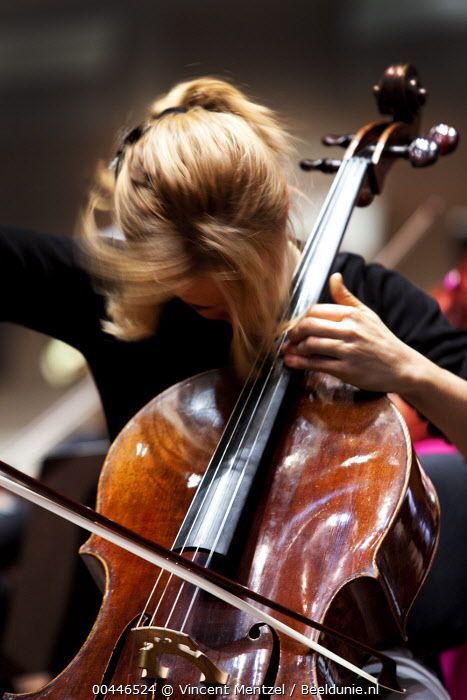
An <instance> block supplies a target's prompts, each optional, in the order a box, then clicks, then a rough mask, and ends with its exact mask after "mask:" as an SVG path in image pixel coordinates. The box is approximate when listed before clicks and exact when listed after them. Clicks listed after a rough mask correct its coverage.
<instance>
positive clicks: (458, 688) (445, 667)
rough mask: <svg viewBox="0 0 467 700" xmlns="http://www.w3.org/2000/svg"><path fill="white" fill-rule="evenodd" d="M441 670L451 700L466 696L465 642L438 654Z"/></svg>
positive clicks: (466, 649) (461, 698)
mask: <svg viewBox="0 0 467 700" xmlns="http://www.w3.org/2000/svg"><path fill="white" fill-rule="evenodd" d="M440 663H441V670H442V672H443V677H444V682H445V685H446V688H447V691H448V693H449V695H450V696H451V700H466V698H467V644H463V645H462V646H461V647H457V648H456V649H451V650H450V651H445V652H444V653H443V654H441V655H440Z"/></svg>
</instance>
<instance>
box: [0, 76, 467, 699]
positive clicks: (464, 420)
mask: <svg viewBox="0 0 467 700" xmlns="http://www.w3.org/2000/svg"><path fill="white" fill-rule="evenodd" d="M289 152H290V141H289V138H288V136H287V134H286V132H285V131H284V130H283V129H282V128H281V127H280V125H279V123H278V120H277V118H276V117H275V115H274V114H273V113H272V112H271V111H270V110H269V109H267V108H265V107H263V106H261V105H258V104H255V103H254V102H252V101H250V100H249V99H248V98H247V97H245V96H244V95H243V94H242V93H241V92H239V91H238V90H236V89H235V88H234V87H232V86H231V85H229V84H228V83H225V82H223V81H221V80H215V79H210V78H204V79H199V80H194V81H191V82H187V83H182V84H179V85H177V86H175V87H174V88H173V89H172V90H171V91H170V92H169V93H167V94H166V95H165V96H163V97H162V98H160V99H158V100H157V101H156V102H155V103H154V104H153V105H152V107H151V108H150V110H149V113H148V115H147V118H146V119H145V121H144V122H143V123H142V124H141V126H139V127H138V128H136V129H134V130H133V131H132V132H130V134H128V135H127V137H126V138H125V139H124V140H123V142H122V144H121V147H120V149H119V151H118V153H117V156H116V158H115V160H114V162H113V167H112V171H111V172H106V173H103V174H102V176H101V178H100V181H99V184H98V186H97V188H96V190H95V192H94V193H93V196H92V198H91V204H90V207H89V211H88V214H87V217H86V221H85V225H84V232H85V254H84V255H83V251H82V245H80V244H79V243H77V242H76V241H73V240H70V239H68V238H60V237H54V236H48V235H42V234H35V233H31V232H29V231H24V230H20V229H14V230H13V229H10V228H2V229H1V231H0V246H1V248H0V249H1V264H2V275H1V279H0V287H1V290H2V294H1V298H2V300H3V301H2V302H1V304H0V306H1V310H2V311H1V319H2V320H4V321H11V322H14V323H20V324H23V325H25V326H28V327H30V328H33V329H35V330H38V331H40V332H43V333H47V334H49V335H51V336H54V337H57V338H60V339H61V340H63V341H65V342H67V343H69V344H71V345H73V346H74V347H76V348H77V349H79V350H80V351H81V352H82V353H83V354H84V356H85V357H86V359H87V361H88V363H89V366H90V369H91V371H92V373H93V376H94V379H95V381H96V385H97V387H98V389H99V392H100V395H101V398H102V402H103V406H104V411H105V414H106V417H107V421H108V426H109V432H110V434H111V436H112V437H114V436H115V435H116V434H117V433H118V431H119V430H120V429H121V428H122V427H123V425H124V424H125V423H126V422H127V420H129V418H131V416H132V415H133V414H134V413H135V412H136V411H137V410H138V409H139V408H140V407H141V406H143V405H144V404H145V403H146V402H147V401H148V400H150V399H151V398H152V397H153V396H154V395H156V394H159V393H160V392H161V391H162V390H163V389H165V388H166V387H168V386H170V385H172V384H174V383H175V382H177V381H180V380H182V379H184V378H186V377H189V376H192V375H194V374H196V373H199V372H201V371H204V370H206V369H211V368H213V367H218V366H223V365H226V364H231V365H232V366H233V368H234V370H235V372H236V373H237V374H238V376H239V377H241V378H244V377H246V376H247V375H248V372H249V371H250V369H251V367H252V365H253V362H254V360H255V358H256V356H257V352H258V349H259V348H262V349H264V350H267V348H269V347H271V345H272V344H273V341H274V338H275V337H276V336H277V333H278V319H279V318H280V316H281V313H282V311H283V309H284V306H285V304H286V300H287V295H288V291H289V288H290V283H291V279H292V274H293V271H294V269H295V266H296V263H297V260H298V257H299V251H298V248H297V245H296V243H295V239H294V236H293V231H292V229H291V225H290V220H289V214H290V199H291V188H290V186H289V184H288V177H287V167H286V158H287V156H288V154H289ZM100 212H105V213H109V214H110V216H111V218H112V221H113V223H114V225H115V227H116V230H117V231H118V234H116V235H115V236H113V237H112V236H108V235H105V236H104V235H103V234H102V233H101V232H100V231H99V229H98V227H97V225H96V223H95V221H96V217H97V216H98V215H99V214H100ZM332 273H333V274H332V275H331V277H330V281H329V289H328V291H326V293H325V294H324V295H323V297H322V299H321V300H320V303H319V304H316V305H314V306H312V307H311V308H310V309H309V310H308V312H307V313H306V315H305V316H304V317H302V318H301V320H299V322H298V323H296V324H295V326H294V327H293V328H291V329H290V330H289V333H288V342H287V343H286V345H285V348H284V358H283V359H284V363H285V364H286V365H287V366H288V367H290V368H296V369H306V370H317V371H320V372H326V373H329V374H331V375H334V376H335V377H338V378H339V379H341V380H343V381H345V382H347V383H349V384H353V385H355V386H357V387H359V388H361V389H365V390H370V391H383V392H394V393H398V394H400V395H401V396H402V397H403V398H404V399H405V400H407V401H408V402H409V403H410V404H411V405H412V406H414V407H415V408H416V409H417V410H418V411H420V412H421V413H422V414H423V415H424V416H425V417H426V418H427V419H428V420H429V421H430V423H431V425H432V429H433V430H438V431H441V432H442V433H443V434H444V435H445V436H446V437H447V438H448V439H449V440H450V441H451V442H452V443H454V444H455V445H456V446H457V447H458V449H459V450H460V451H461V452H462V453H463V454H464V455H467V431H466V430H465V426H466V425H467V382H466V379H467V334H466V333H463V332H461V331H458V330H455V329H454V328H452V327H451V326H450V325H449V324H448V322H447V321H446V320H445V318H444V317H443V316H442V314H441V313H440V311H439V309H438V307H437V305H436V303H435V302H433V301H432V300H431V299H430V298H429V297H427V296H426V295H425V294H423V293H422V292H421V291H419V290H418V289H416V288H415V287H413V286H412V285H411V284H410V283H409V282H408V281H407V280H405V279H403V278H402V277H400V276H399V275H397V274H396V273H394V272H391V271H388V270H385V269H384V268H382V267H380V266H378V265H369V266H367V265H365V263H364V261H363V260H362V259H361V258H360V257H358V256H355V255H350V254H340V255H338V257H337V259H336V261H335V263H334V266H333V269H332ZM95 279H98V280H99V282H98V283H96V282H95V281H94V280H95ZM161 368H163V369H161ZM117 380H118V381H117ZM430 692H432V693H433V694H432V695H429V693H430ZM436 692H438V693H440V694H438V695H436ZM409 697H410V696H409ZM423 697H424V698H427V699H428V698H429V697H433V698H435V697H444V696H443V695H442V691H441V690H438V691H437V690H426V691H425V695H424V696H423Z"/></svg>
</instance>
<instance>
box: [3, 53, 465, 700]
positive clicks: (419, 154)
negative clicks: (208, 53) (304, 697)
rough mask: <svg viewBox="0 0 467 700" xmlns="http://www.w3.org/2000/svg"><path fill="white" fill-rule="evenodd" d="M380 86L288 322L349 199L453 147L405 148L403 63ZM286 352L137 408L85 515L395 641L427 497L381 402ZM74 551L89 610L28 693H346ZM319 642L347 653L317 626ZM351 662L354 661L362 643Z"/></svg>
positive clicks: (118, 569)
mask: <svg viewBox="0 0 467 700" xmlns="http://www.w3.org/2000/svg"><path fill="white" fill-rule="evenodd" d="M377 93H378V101H379V104H380V108H381V111H383V112H384V113H387V112H388V111H390V113H391V114H392V115H393V117H394V121H392V122H387V121H380V122H372V123H370V124H368V125H366V126H365V127H363V128H362V129H360V130H359V131H358V132H357V134H356V135H355V136H354V137H352V138H351V139H349V144H348V147H347V150H346V154H345V156H344V159H343V162H342V165H340V167H339V170H338V174H337V176H336V179H335V180H334V183H333V186H332V189H331V191H330V194H329V196H328V198H327V200H326V202H325V205H324V208H323V212H322V214H321V216H320V219H319V221H318V224H317V226H316V227H315V230H314V232H313V234H312V235H311V237H310V240H309V242H308V243H307V246H306V247H305V251H304V253H303V256H302V260H301V262H300V264H299V267H298V269H297V272H296V275H295V278H294V282H293V289H292V293H291V301H290V308H289V315H288V318H289V320H293V319H296V318H298V317H299V316H300V315H301V314H302V313H304V311H305V310H306V309H307V308H308V306H309V305H310V304H311V303H315V302H316V301H318V299H319V297H320V294H321V291H322V288H323V286H324V284H325V281H326V278H327V275H328V272H329V269H330V266H331V264H332V261H333V258H334V255H335V253H336V251H337V248H338V246H339V243H340V240H341V238H342V235H343V233H344V230H345V226H346V224H347V221H348V219H349V217H350V214H351V211H352V209H353V207H354V204H355V202H356V200H359V203H362V204H363V203H369V201H370V199H371V198H372V196H373V195H374V194H375V193H378V192H379V191H380V189H381V186H382V182H383V179H384V176H385V173H386V171H387V169H388V167H389V165H390V164H391V163H392V162H393V161H394V159H395V158H397V157H405V158H409V159H410V160H411V162H412V163H413V164H414V165H419V166H420V165H427V164H429V163H431V162H434V160H435V159H436V157H437V155H438V153H442V154H443V153H446V152H448V151H449V150H450V149H451V148H452V144H451V143H450V142H449V143H448V141H449V139H450V138H451V135H449V134H448V136H447V137H446V138H444V136H443V133H442V129H438V130H436V131H435V132H433V134H432V135H431V137H430V138H429V139H417V138H414V137H415V135H416V133H417V131H416V130H417V128H418V116H417V115H418V108H419V107H420V104H421V102H423V100H424V95H425V93H424V91H423V88H421V87H420V85H419V83H418V79H417V77H416V74H415V71H414V70H413V69H412V68H411V67H410V66H395V67H391V68H390V69H389V70H388V71H387V74H386V75H385V77H384V79H383V80H382V82H381V83H380V85H379V86H378V90H377ZM394 97H395V98H396V99H394ZM306 167H314V168H317V169H320V170H324V171H328V170H331V171H332V170H333V169H335V168H336V163H335V161H319V162H316V161H315V162H313V163H311V165H310V162H308V163H307V164H306ZM282 341H283V338H282V340H281V341H280V342H279V346H278V349H277V355H276V356H275V357H274V358H273V360H272V361H271V362H270V361H269V360H266V359H265V358H261V359H260V360H259V364H258V368H257V369H258V371H257V372H256V373H255V375H254V377H253V378H252V379H251V381H249V382H248V383H247V384H246V385H245V386H244V387H243V388H242V389H241V391H240V392H239V388H238V386H237V384H236V382H235V380H234V379H233V378H232V377H229V376H227V375H225V374H223V373H220V372H218V371H212V372H208V373H205V374H202V375H199V376H197V377H194V378H191V379H189V380H186V381H184V382H181V383H180V384H178V385H176V386H175V387H172V388H171V389H168V390H167V391H165V392H164V393H163V394H161V395H160V396H158V397H156V398H155V399H154V400H153V401H152V402H150V403H149V404H148V405H147V406H146V407H145V408H143V409H142V410H141V411H140V412H139V413H138V414H137V416H136V417H135V419H134V420H133V421H131V422H130V423H129V424H128V425H127V427H126V428H125V429H124V430H123V431H122V433H121V434H120V435H119V437H118V438H117V440H116V441H115V442H114V444H113V446H112V448H111V450H110V452H109V455H108V458H107V460H106V463H105V465H104V468H103V471H102V474H101V478H100V484H99V494H98V510H99V511H100V512H102V513H104V514H105V515H106V516H108V517H111V518H112V519H113V520H115V521H117V522H119V523H122V524H124V525H125V526H127V527H128V528H130V529H131V530H132V531H134V532H135V533H137V534H139V535H142V536H144V537H146V538H147V539H153V540H157V541H158V542H161V543H163V544H164V545H165V546H167V547H170V548H172V549H174V550H175V551H178V552H181V553H183V555H184V556H185V557H186V558H187V559H190V560H193V561H195V562H196V563H198V564H202V565H204V566H206V567H209V568H211V567H212V568H214V569H216V570H220V571H222V572H223V573H226V574H228V575H229V576H230V577H233V578H235V579H237V580H239V581H241V582H242V583H244V584H245V585H247V586H248V587H249V588H251V589H253V590H255V591H260V592H261V593H262V594H263V595H265V596H267V597H269V598H271V599H273V600H277V601H279V602H282V603H283V604H287V605H288V606H289V607H290V608H292V609H293V610H296V611H298V612H299V613H302V614H304V615H306V616H308V617H312V618H313V619H314V620H317V621H318V622H320V623H326V624H327V625H330V626H333V627H335V628H339V629H345V631H346V632H347V633H349V634H351V636H352V637H354V638H355V639H357V640H360V641H363V642H365V643H371V644H372V645H382V644H387V643H390V642H391V641H395V640H399V639H401V637H403V634H404V633H403V628H404V621H405V617H406V615H407V612H408V610H409V608H410V605H411V603H412V600H413V598H414V596H415V595H416V593H417V591H418V589H419V588H420V586H421V584H422V582H423V579H424V577H425V575H426V571H427V566H428V564H429V562H430V561H431V559H432V556H433V554H434V549H435V544H436V530H437V520H438V515H437V509H436V497H435V494H434V492H433V489H432V487H431V486H430V484H429V482H427V480H426V479H425V478H424V477H423V475H422V474H421V473H420V471H419V470H418V467H417V465H416V464H414V463H413V461H412V454H411V448H410V444H409V441H408V436H407V432H406V430H405V428H404V425H403V423H402V422H401V420H400V417H399V415H398V414H397V412H396V411H395V409H394V407H393V406H392V404H391V403H390V402H389V401H388V400H387V399H386V398H385V397H382V396H379V395H377V396H375V395H368V394H367V393H366V392H361V391H359V390H357V389H356V388H355V387H351V386H348V385H345V384H342V383H341V382H339V381H338V380H335V379H332V378H331V377H329V376H327V375H320V374H318V373H315V374H306V375H301V374H298V373H293V372H291V371H290V370H287V369H286V368H284V366H283V365H282V362H281V360H280V357H279V354H278V353H279V349H280V343H281V342H282ZM376 486H377V487H376ZM330 542H331V546H330ZM81 552H82V554H83V555H84V556H86V557H91V558H92V561H93V562H94V564H96V563H97V564H100V566H101V569H102V570H103V571H104V572H105V582H104V583H105V593H104V598H103V604H102V607H101V611H100V613H99V616H98V619H97V620H96V624H95V626H94V627H93V629H92V631H91V633H90V635H89V637H88V639H87V641H86V642H85V644H84V646H83V648H82V649H81V651H80V653H79V654H78V656H77V657H76V658H75V659H74V660H73V661H72V662H71V663H70V665H69V666H68V667H67V669H65V670H64V671H63V672H62V674H60V676H58V677H57V678H56V679H54V680H53V681H52V682H51V683H50V684H48V685H47V686H46V687H45V688H43V689H42V690H41V691H39V692H38V693H32V694H29V695H28V697H29V698H38V699H39V698H57V699H62V698H63V700H75V699H76V700H87V699H88V698H103V697H108V696H109V695H115V694H117V695H119V694H134V695H137V694H141V695H149V697H154V698H155V697H163V696H167V695H170V694H172V693H173V694H174V696H175V697H181V696H182V695H184V694H216V695H217V696H219V697H236V698H239V697H241V696H242V695H244V694H256V695H260V694H262V695H268V694H270V693H269V692H268V691H267V690H265V689H266V688H275V689H279V691H280V690H282V689H284V693H283V694H285V689H286V688H287V690H290V691H291V692H295V688H296V687H297V686H298V687H299V688H300V687H302V690H301V691H300V692H302V693H304V694H306V691H305V690H303V688H304V687H305V688H311V687H312V686H313V687H323V688H324V687H329V688H330V687H331V686H336V685H337V686H343V685H344V684H346V683H348V682H350V681H349V676H348V675H347V674H346V672H344V671H342V670H341V669H340V668H338V667H337V665H336V664H335V663H334V661H332V660H329V659H327V658H325V657H323V656H320V655H316V654H312V653H308V651H307V648H306V647H304V646H303V645H299V644H297V643H296V642H290V641H289V640H288V639H286V638H284V637H282V636H281V635H280V634H278V633H277V632H275V631H274V629H273V628H271V627H270V626H268V625H267V624H258V622H256V621H254V620H252V619H251V618H248V617H247V615H245V614H244V613H243V612H242V613H238V612H237V610H234V609H231V608H229V607H227V606H225V604H223V603H220V602H219V601H218V600H217V599H213V598H212V597H210V596H208V595H205V594H204V593H201V592H200V591H199V590H198V589H193V587H192V586H188V585H186V584H185V583H180V582H179V581H178V579H177V578H176V577H174V576H172V575H170V576H169V575H167V574H164V573H163V571H160V572H156V574H155V573H154V569H153V567H152V566H150V565H148V564H147V563H146V562H145V561H143V560H139V559H136V558H135V557H134V555H132V554H128V553H127V552H125V551H120V550H117V548H116V547H115V546H114V545H113V544H108V543H107V542H106V541H104V540H100V539H98V538H97V537H95V536H93V537H92V538H91V539H90V540H89V541H88V543H87V544H86V545H84V547H83V548H82V550H81ZM318 636H319V635H318V634H317V633H315V637H316V638H317V637H318ZM320 641H324V642H325V643H326V645H327V646H328V647H330V648H331V649H333V650H335V651H336V652H337V653H344V652H343V651H342V650H343V648H344V646H345V642H344V641H343V640H339V639H337V640H336V639H335V638H334V637H332V638H331V636H330V634H329V633H328V632H325V633H324V634H322V633H321V636H320ZM345 653H346V654H347V655H348V651H347V649H346V651H345ZM350 654H351V658H352V659H353V660H354V661H356V662H358V663H362V662H363V660H364V656H363V655H362V651H361V650H358V651H356V650H352V651H351V652H350ZM127 689H128V692H127ZM144 689H145V690H144ZM249 689H252V692H249ZM257 689H258V692H256V690H257ZM298 692H299V691H298V690H297V693H298ZM320 693H321V695H325V694H326V691H320ZM274 694H281V693H280V692H277V693H276V692H275V691H274ZM287 694H289V693H287ZM14 697H21V696H13V695H10V694H6V695H5V696H4V698H5V700H6V699H11V698H14Z"/></svg>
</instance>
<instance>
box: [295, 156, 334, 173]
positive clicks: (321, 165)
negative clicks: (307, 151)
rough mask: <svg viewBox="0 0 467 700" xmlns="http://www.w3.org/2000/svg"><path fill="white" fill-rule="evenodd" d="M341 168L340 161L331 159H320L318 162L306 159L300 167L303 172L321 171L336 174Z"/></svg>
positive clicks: (301, 162)
mask: <svg viewBox="0 0 467 700" xmlns="http://www.w3.org/2000/svg"><path fill="white" fill-rule="evenodd" d="M340 166H341V161H340V160H333V159H331V158H318V159H317V160H310V159H309V158H305V159H304V160H301V161H300V167H301V169H302V170H306V171H310V170H319V171H320V172H321V173H336V172H337V171H338V170H339V168H340Z"/></svg>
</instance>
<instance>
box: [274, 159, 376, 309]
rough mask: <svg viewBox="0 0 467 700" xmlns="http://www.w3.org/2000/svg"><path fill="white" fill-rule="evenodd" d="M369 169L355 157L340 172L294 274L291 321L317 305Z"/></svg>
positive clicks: (364, 162)
mask: <svg viewBox="0 0 467 700" xmlns="http://www.w3.org/2000/svg"><path fill="white" fill-rule="evenodd" d="M368 166H369V162H368V160H367V159H366V158H362V157H352V158H349V159H347V160H344V161H343V163H342V165H341V167H340V168H339V170H338V172H337V175H336V177H335V178H334V181H333V184H332V186H331V189H330V190H329V193H328V195H327V197H326V200H325V202H324V205H323V207H322V209H321V212H320V214H319V217H318V220H317V222H316V224H315V227H314V229H313V231H312V232H311V234H310V236H309V238H308V240H307V243H306V245H305V248H304V250H303V254H302V257H301V259H300V261H299V263H298V266H297V270H296V271H295V275H294V279H293V284H292V295H291V300H290V305H289V310H288V314H287V317H288V319H290V320H292V319H294V318H297V317H298V316H300V315H301V314H303V313H305V311H306V310H307V309H308V308H309V307H310V306H311V305H312V304H316V303H317V302H318V300H319V298H320V296H321V294H322V292H323V290H324V287H325V284H326V280H327V278H328V275H329V271H330V269H331V267H332V263H333V261H334V258H335V257H336V254H337V252H338V250H339V247H340V244H341V242H342V239H343V237H344V234H345V231H346V228H347V224H348V222H349V219H350V215H351V213H352V211H353V209H354V206H355V202H356V200H357V198H358V195H359V193H360V189H361V186H362V182H363V180H364V178H365V175H366V172H367V169H368Z"/></svg>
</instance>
